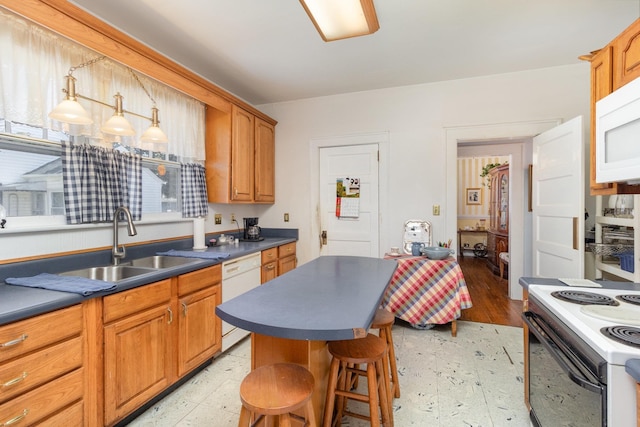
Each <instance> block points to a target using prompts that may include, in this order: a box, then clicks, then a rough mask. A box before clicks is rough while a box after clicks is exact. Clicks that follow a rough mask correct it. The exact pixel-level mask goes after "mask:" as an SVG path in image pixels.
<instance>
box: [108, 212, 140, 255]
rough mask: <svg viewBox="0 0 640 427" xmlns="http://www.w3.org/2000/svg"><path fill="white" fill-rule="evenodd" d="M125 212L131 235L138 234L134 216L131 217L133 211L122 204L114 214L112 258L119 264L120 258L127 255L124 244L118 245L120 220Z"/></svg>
mask: <svg viewBox="0 0 640 427" xmlns="http://www.w3.org/2000/svg"><path fill="white" fill-rule="evenodd" d="M121 212H122V213H124V215H125V216H126V217H127V230H128V232H129V236H135V235H136V234H138V232H137V231H136V226H135V225H133V218H132V217H131V212H130V211H129V208H127V207H125V206H120V207H119V208H118V209H116V211H115V213H114V214H113V248H112V249H111V260H112V263H113V265H119V264H120V260H121V259H122V258H124V257H125V256H126V254H127V253H126V250H125V248H124V245H123V246H119V245H118V220H119V218H120V213H121Z"/></svg>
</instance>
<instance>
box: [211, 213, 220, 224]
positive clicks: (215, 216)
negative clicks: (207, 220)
mask: <svg viewBox="0 0 640 427" xmlns="http://www.w3.org/2000/svg"><path fill="white" fill-rule="evenodd" d="M213 219H214V220H215V222H216V224H217V225H220V224H222V214H215V215H214V216H213Z"/></svg>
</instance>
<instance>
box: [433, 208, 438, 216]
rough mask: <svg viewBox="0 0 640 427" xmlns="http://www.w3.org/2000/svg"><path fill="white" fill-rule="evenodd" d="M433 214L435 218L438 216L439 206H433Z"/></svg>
mask: <svg viewBox="0 0 640 427" xmlns="http://www.w3.org/2000/svg"><path fill="white" fill-rule="evenodd" d="M433 214H434V215H436V216H438V215H440V205H433Z"/></svg>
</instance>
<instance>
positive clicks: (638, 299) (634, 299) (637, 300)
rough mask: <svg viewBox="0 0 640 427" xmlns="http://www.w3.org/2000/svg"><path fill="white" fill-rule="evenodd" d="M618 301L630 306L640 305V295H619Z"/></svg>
mask: <svg viewBox="0 0 640 427" xmlns="http://www.w3.org/2000/svg"><path fill="white" fill-rule="evenodd" d="M618 299H619V300H620V301H624V302H628V303H629V304H635V305H640V295H634V294H631V295H618Z"/></svg>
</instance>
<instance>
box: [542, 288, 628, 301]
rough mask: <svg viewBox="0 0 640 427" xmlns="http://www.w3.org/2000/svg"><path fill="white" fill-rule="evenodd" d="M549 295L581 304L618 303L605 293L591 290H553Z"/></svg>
mask: <svg viewBox="0 0 640 427" xmlns="http://www.w3.org/2000/svg"><path fill="white" fill-rule="evenodd" d="M551 295H552V296H553V297H555V298H558V299H561V300H564V301H568V302H572V303H575V304H582V305H590V304H591V305H620V303H619V302H618V301H616V300H614V299H613V298H610V297H608V296H606V295H600V294H594V293H593V292H586V291H577V290H567V291H555V292H552V293H551Z"/></svg>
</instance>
